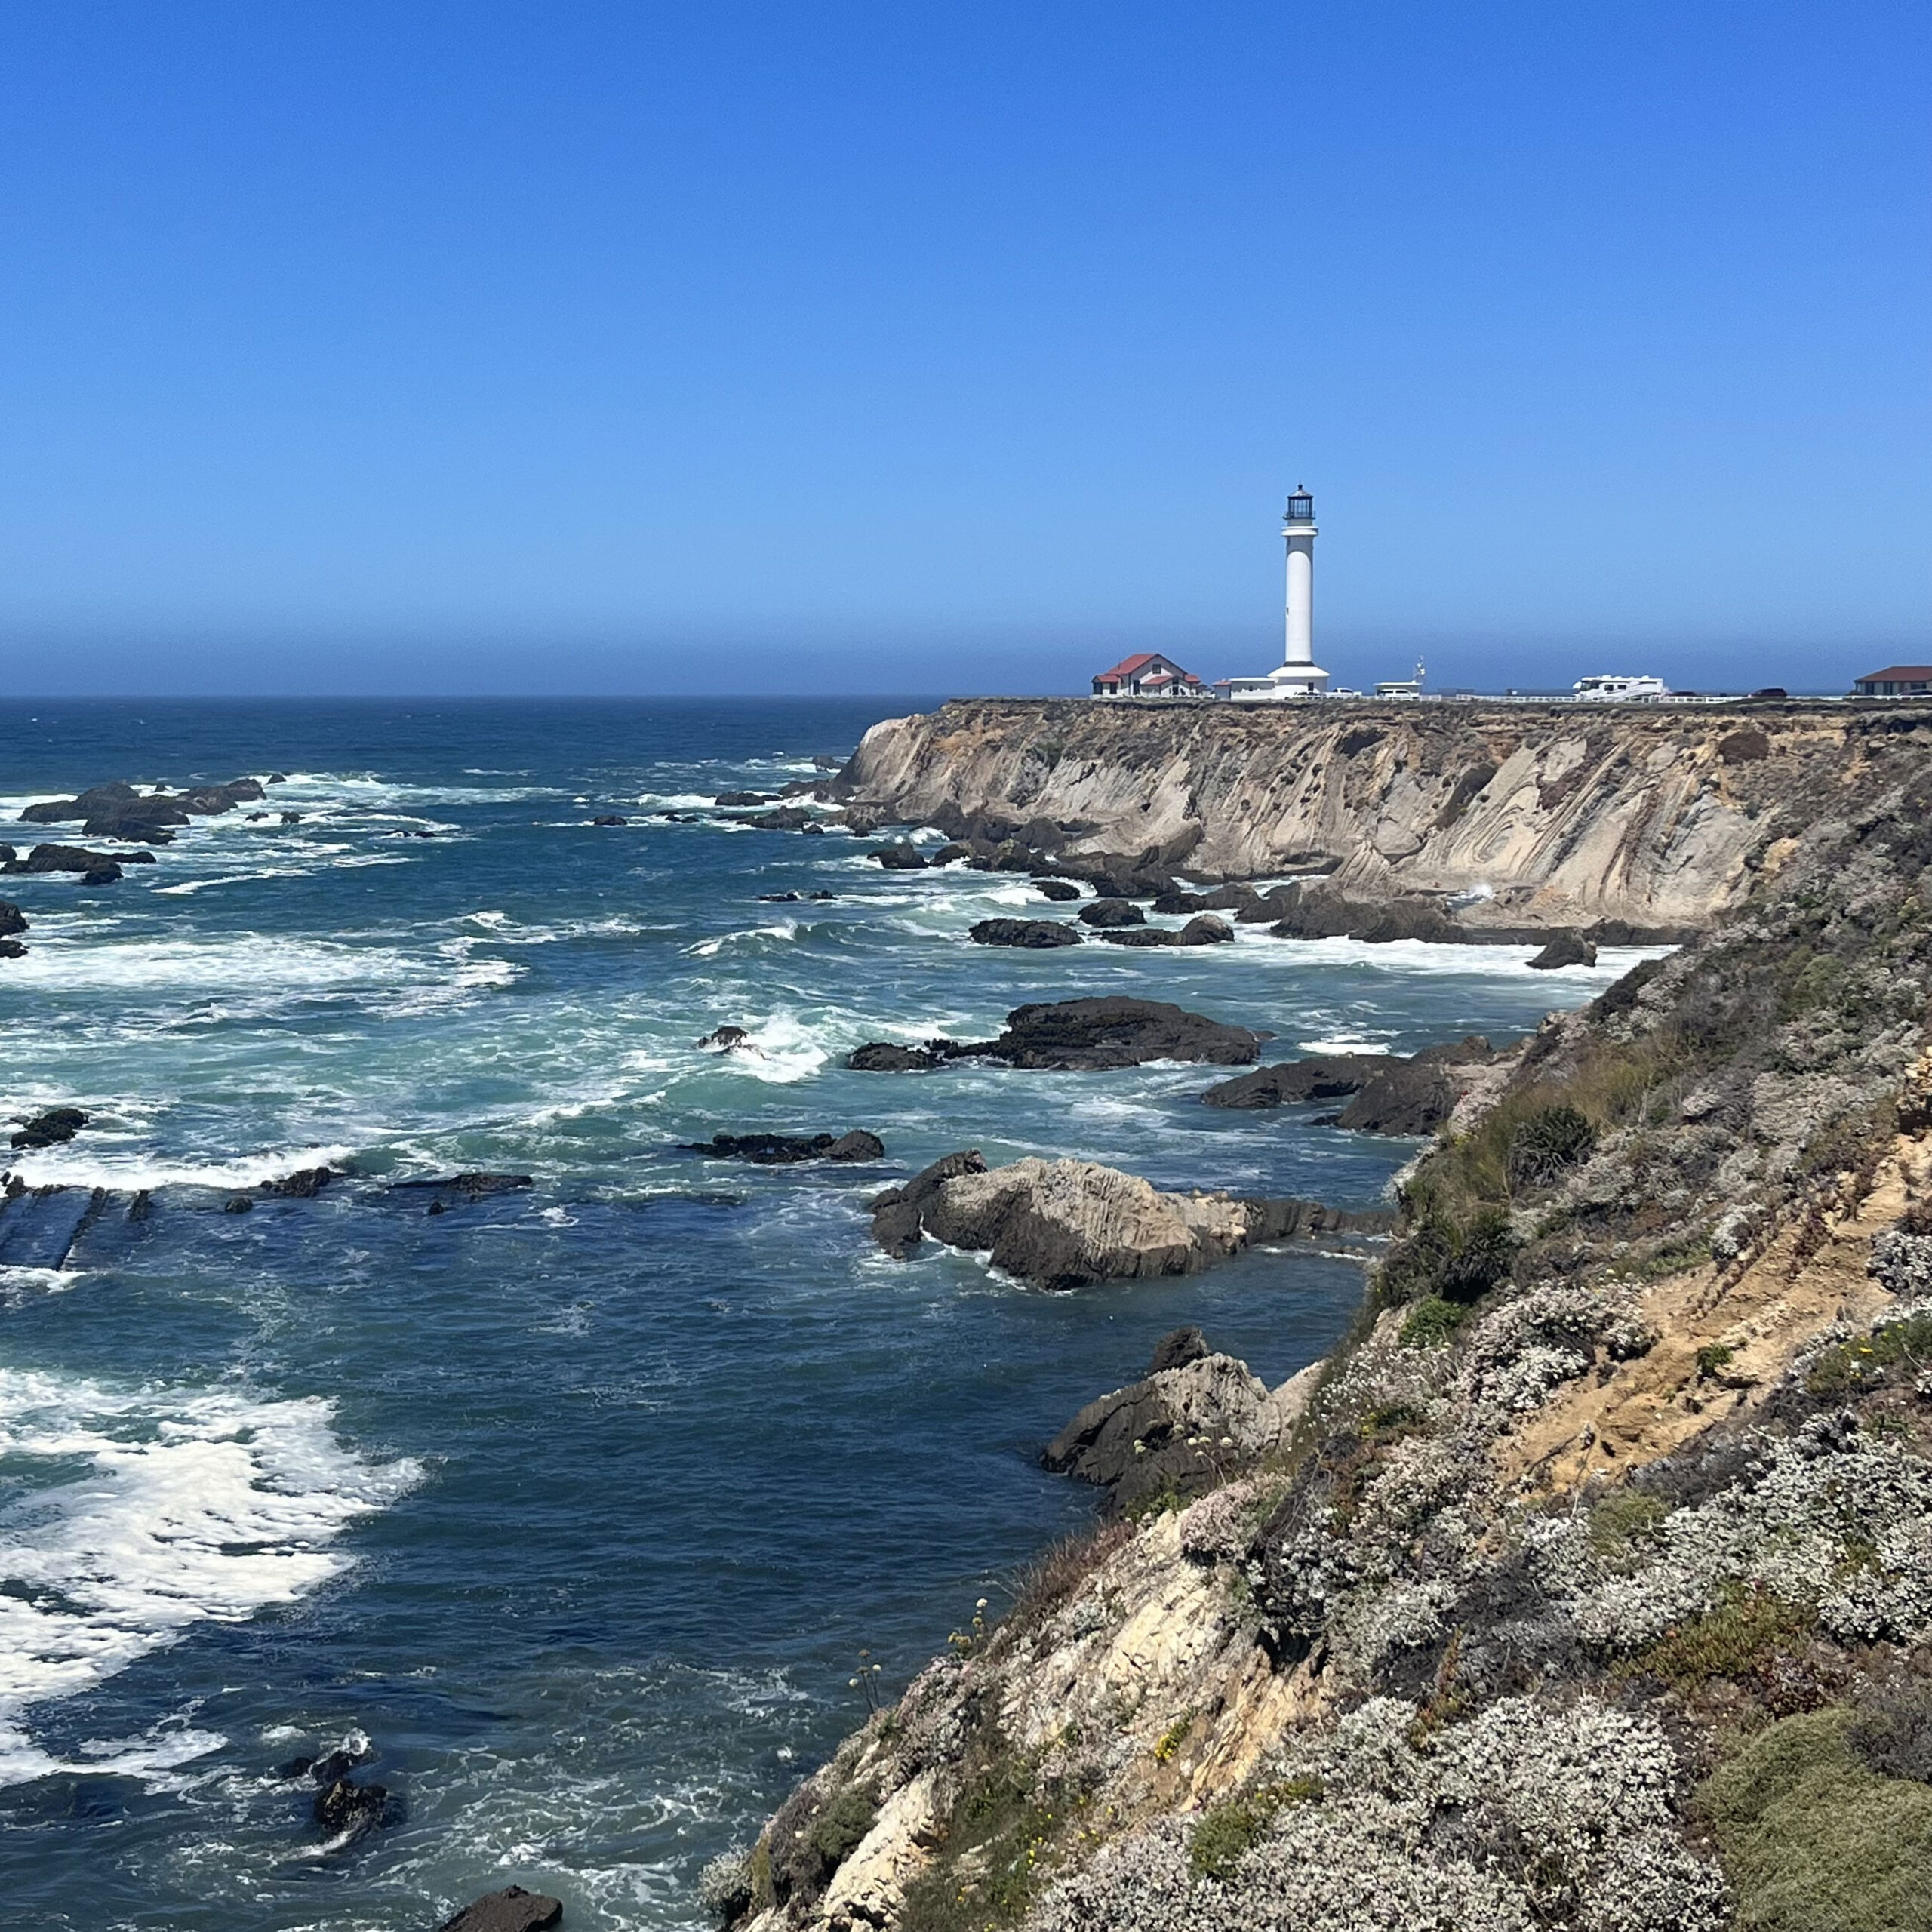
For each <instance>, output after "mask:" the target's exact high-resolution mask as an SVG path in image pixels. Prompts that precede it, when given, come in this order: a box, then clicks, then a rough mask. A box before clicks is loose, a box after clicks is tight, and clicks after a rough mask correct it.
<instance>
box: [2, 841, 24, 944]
mask: <svg viewBox="0 0 1932 1932" xmlns="http://www.w3.org/2000/svg"><path fill="white" fill-rule="evenodd" d="M0 849H5V848H0ZM26 929H27V920H26V914H25V913H24V912H22V911H21V910H20V908H19V907H18V906H16V905H15V904H14V902H13V901H12V900H11V899H0V934H12V933H23V932H25V931H26Z"/></svg>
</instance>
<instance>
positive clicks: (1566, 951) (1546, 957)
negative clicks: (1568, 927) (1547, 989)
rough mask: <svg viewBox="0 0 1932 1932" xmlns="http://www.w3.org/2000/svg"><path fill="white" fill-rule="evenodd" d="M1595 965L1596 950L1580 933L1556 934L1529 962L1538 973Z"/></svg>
mask: <svg viewBox="0 0 1932 1932" xmlns="http://www.w3.org/2000/svg"><path fill="white" fill-rule="evenodd" d="M1596 963H1597V949H1596V948H1595V946H1592V944H1591V943H1590V942H1589V940H1586V938H1584V937H1583V935H1582V934H1580V933H1558V934H1557V935H1556V937H1555V938H1554V939H1552V940H1551V941H1550V943H1549V944H1548V945H1547V946H1545V947H1544V948H1543V950H1542V951H1541V952H1539V953H1538V954H1537V956H1536V957H1535V958H1534V959H1532V960H1531V961H1530V964H1531V967H1532V968H1534V970H1535V971H1537V972H1540V973H1546V972H1549V971H1552V970H1553V969H1554V968H1557V967H1559V966H1594V965H1595V964H1596Z"/></svg>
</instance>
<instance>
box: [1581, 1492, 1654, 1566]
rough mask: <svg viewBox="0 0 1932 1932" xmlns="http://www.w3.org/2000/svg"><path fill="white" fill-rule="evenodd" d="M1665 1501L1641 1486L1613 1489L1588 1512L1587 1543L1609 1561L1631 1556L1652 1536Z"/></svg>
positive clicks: (1649, 1540) (1633, 1556) (1615, 1561)
mask: <svg viewBox="0 0 1932 1932" xmlns="http://www.w3.org/2000/svg"><path fill="white" fill-rule="evenodd" d="M1669 1514H1670V1511H1669V1507H1668V1506H1667V1505H1666V1504H1664V1503H1660V1502H1659V1501H1658V1500H1657V1498H1656V1497H1654V1496H1651V1495H1647V1494H1645V1492H1644V1491H1642V1490H1641V1489H1615V1490H1612V1491H1611V1493H1610V1494H1608V1495H1607V1496H1606V1497H1604V1498H1603V1499H1602V1500H1601V1501H1600V1502H1599V1503H1597V1505H1596V1506H1595V1508H1594V1509H1592V1510H1591V1512H1590V1547H1591V1548H1592V1549H1594V1550H1595V1552H1596V1553H1597V1554H1598V1555H1599V1556H1600V1557H1601V1558H1603V1559H1604V1561H1606V1562H1607V1563H1611V1564H1616V1563H1620V1562H1622V1561H1624V1560H1626V1559H1634V1558H1635V1557H1636V1556H1637V1555H1638V1546H1639V1545H1641V1544H1643V1543H1651V1542H1653V1541H1654V1540H1655V1539H1656V1536H1657V1526H1658V1525H1659V1524H1660V1523H1662V1522H1663V1519H1664V1518H1665V1517H1666V1516H1667V1515H1669Z"/></svg>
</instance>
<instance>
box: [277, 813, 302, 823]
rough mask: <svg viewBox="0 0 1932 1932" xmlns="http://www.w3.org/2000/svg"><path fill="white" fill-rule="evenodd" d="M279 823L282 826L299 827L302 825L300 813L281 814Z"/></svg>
mask: <svg viewBox="0 0 1932 1932" xmlns="http://www.w3.org/2000/svg"><path fill="white" fill-rule="evenodd" d="M281 822H282V823H283V824H284V825H300V823H302V814H300V812H284V813H283V814H281Z"/></svg>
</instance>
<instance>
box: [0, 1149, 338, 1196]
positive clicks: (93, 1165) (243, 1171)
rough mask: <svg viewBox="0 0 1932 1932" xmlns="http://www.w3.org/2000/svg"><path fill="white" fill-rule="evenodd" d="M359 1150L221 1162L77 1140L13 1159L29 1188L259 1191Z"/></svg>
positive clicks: (273, 1153) (276, 1153)
mask: <svg viewBox="0 0 1932 1932" xmlns="http://www.w3.org/2000/svg"><path fill="white" fill-rule="evenodd" d="M355 1151H356V1150H355V1148H354V1147H353V1146H349V1145H348V1144H346V1143H337V1144H334V1145H331V1146H316V1147H278V1148H273V1149H269V1151H267V1152H263V1153H260V1154H242V1155H232V1156H230V1157H229V1158H226V1159H224V1160H218V1161H192V1160H189V1161H183V1160H174V1161H171V1160H166V1159H161V1158H156V1157H155V1155H152V1154H150V1153H147V1152H143V1151H142V1150H140V1149H128V1150H127V1151H126V1152H122V1151H120V1150H118V1149H103V1148H101V1147H99V1146H88V1144H87V1143H86V1142H85V1140H75V1141H70V1142H69V1143H67V1144H66V1146H60V1147H49V1148H45V1149H41V1150H39V1151H38V1152H23V1153H20V1154H16V1155H12V1156H11V1165H12V1167H13V1168H14V1171H15V1172H16V1173H17V1174H19V1175H20V1178H21V1179H22V1180H24V1181H25V1182H26V1184H27V1185H28V1186H29V1187H56V1186H57V1187H105V1188H110V1189H115V1191H117V1192H121V1193H124V1194H131V1193H135V1192H139V1191H140V1189H143V1188H155V1187H231V1188H232V1187H254V1186H259V1185H260V1183H262V1182H263V1181H269V1180H282V1179H283V1178H284V1177H285V1176H287V1175H289V1174H299V1173H300V1172H301V1171H303V1169H304V1168H326V1167H331V1166H334V1165H335V1164H338V1163H340V1162H341V1161H346V1160H347V1159H348V1158H349V1156H350V1155H352V1154H353V1153H354V1152H355Z"/></svg>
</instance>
